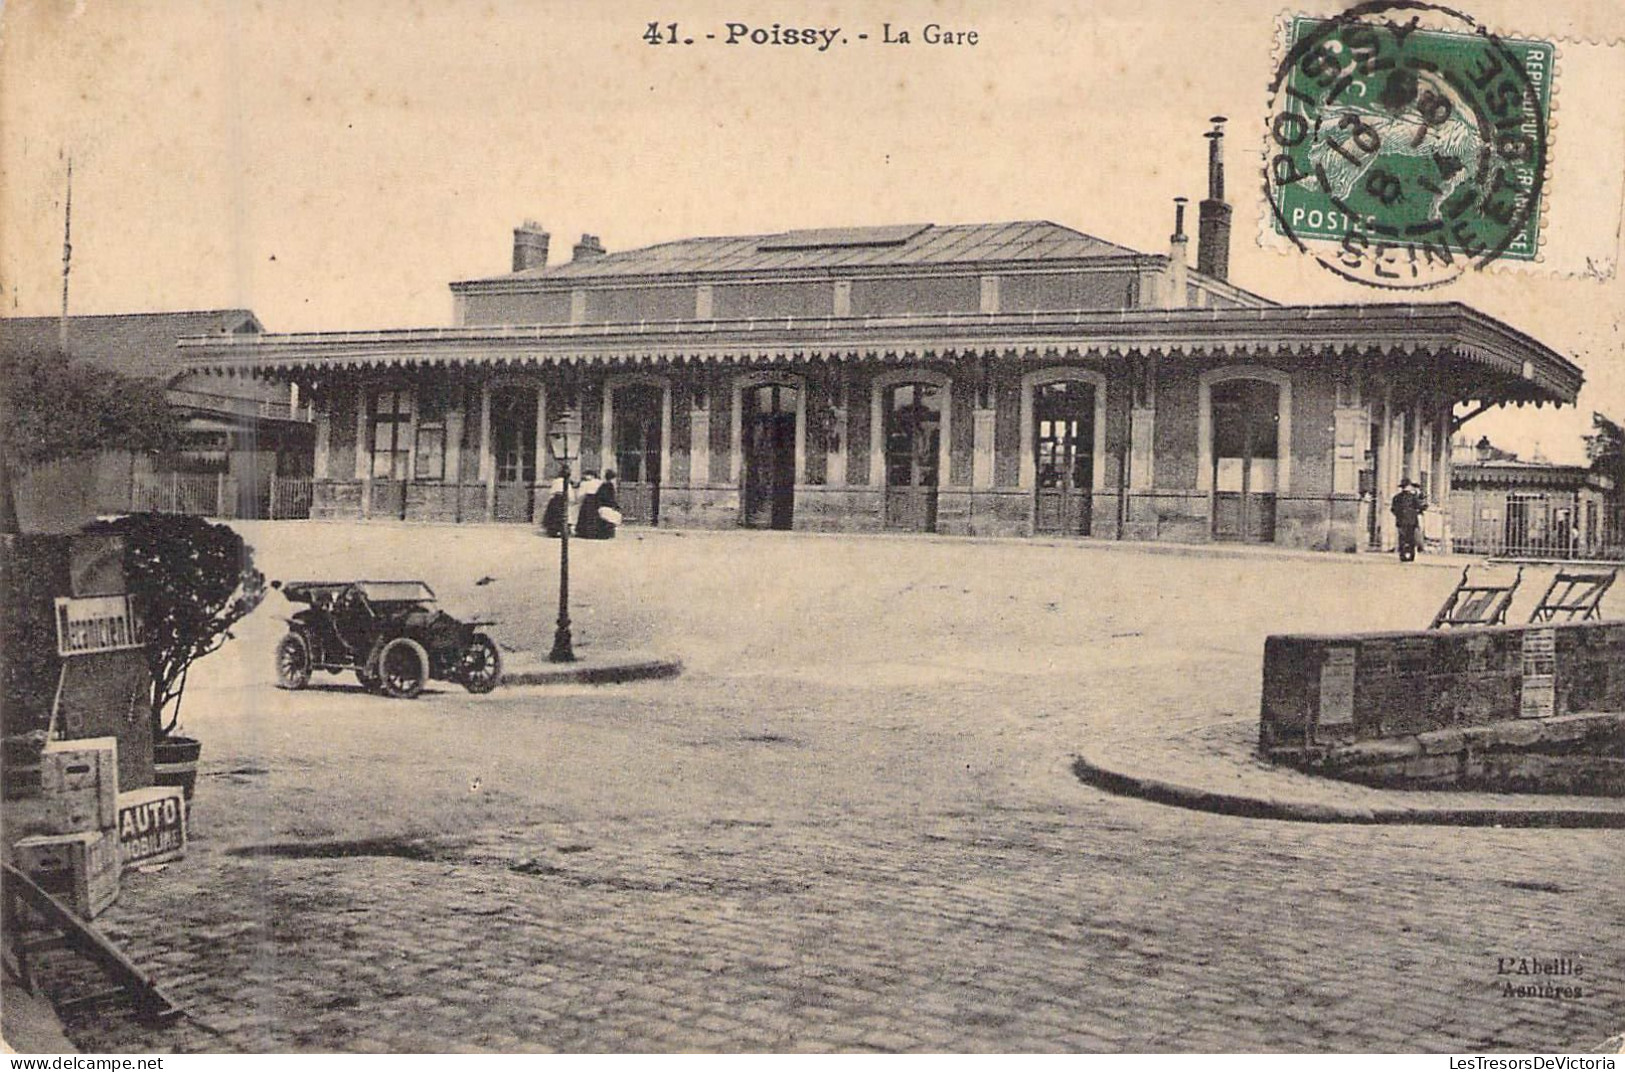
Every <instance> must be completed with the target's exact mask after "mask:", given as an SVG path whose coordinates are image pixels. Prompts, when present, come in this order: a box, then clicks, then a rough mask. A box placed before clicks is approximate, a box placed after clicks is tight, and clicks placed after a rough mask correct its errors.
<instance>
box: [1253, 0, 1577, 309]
mask: <svg viewBox="0 0 1625 1072" xmlns="http://www.w3.org/2000/svg"><path fill="white" fill-rule="evenodd" d="M1286 45H1287V51H1286V58H1285V59H1284V60H1283V61H1282V63H1281V65H1280V67H1279V68H1278V69H1277V71H1276V72H1275V78H1274V81H1273V83H1272V85H1271V92H1272V100H1271V112H1270V145H1269V153H1268V154H1266V155H1267V163H1266V167H1265V174H1264V190H1265V194H1266V196H1267V197H1268V198H1269V202H1270V211H1271V226H1272V227H1273V228H1274V230H1275V231H1276V232H1277V233H1278V234H1282V235H1285V236H1286V237H1287V238H1289V239H1291V240H1292V242H1294V243H1295V244H1296V245H1297V246H1298V247H1299V248H1300V249H1302V250H1304V251H1305V252H1308V253H1311V254H1313V255H1314V256H1315V257H1316V259H1318V260H1319V261H1320V262H1321V263H1322V264H1323V265H1325V266H1326V267H1327V268H1329V269H1330V270H1332V271H1334V272H1336V273H1337V274H1339V275H1341V276H1343V277H1345V278H1347V279H1350V280H1353V281H1355V282H1359V283H1364V284H1367V285H1370V286H1380V287H1393V288H1398V289H1413V288H1425V287H1433V286H1438V285H1440V284H1442V283H1447V282H1449V281H1451V280H1452V279H1455V278H1456V277H1457V276H1459V275H1461V274H1462V272H1464V271H1466V270H1467V269H1469V268H1475V269H1476V268H1483V267H1484V266H1485V265H1488V264H1490V263H1492V262H1494V261H1496V260H1502V259H1504V260H1514V261H1532V260H1534V259H1535V258H1536V256H1537V254H1538V253H1539V251H1540V200H1541V189H1542V184H1543V180H1544V176H1545V171H1546V157H1547V148H1548V130H1549V119H1550V115H1551V92H1552V74H1553V69H1554V68H1553V64H1554V61H1555V59H1556V50H1555V48H1554V47H1553V45H1552V44H1551V43H1550V42H1547V41H1525V40H1511V39H1507V38H1502V37H1498V36H1496V35H1494V34H1491V33H1488V32H1487V31H1485V30H1483V29H1481V28H1479V27H1478V26H1477V25H1476V24H1474V23H1473V22H1472V20H1471V19H1469V18H1467V17H1466V16H1465V15H1462V14H1460V13H1458V12H1455V11H1451V10H1449V9H1447V8H1442V7H1438V6H1436V5H1432V4H1425V3H1414V2H1408V0H1378V2H1373V3H1366V4H1361V5H1359V6H1357V7H1355V8H1352V9H1350V10H1349V11H1348V12H1346V13H1344V14H1342V15H1338V16H1336V17H1332V18H1308V17H1302V16H1300V17H1296V18H1293V19H1292V20H1291V23H1290V24H1289V26H1288V28H1287V41H1286Z"/></svg>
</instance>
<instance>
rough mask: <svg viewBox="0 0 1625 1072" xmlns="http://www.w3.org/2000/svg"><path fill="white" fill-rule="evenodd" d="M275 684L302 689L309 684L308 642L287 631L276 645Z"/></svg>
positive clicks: (279, 686)
mask: <svg viewBox="0 0 1625 1072" xmlns="http://www.w3.org/2000/svg"><path fill="white" fill-rule="evenodd" d="M276 684H277V688H279V689H302V688H304V687H305V686H306V685H308V684H310V642H309V641H308V640H306V639H305V638H304V636H303V635H301V634H299V633H289V634H288V635H287V636H285V637H283V638H282V640H281V641H280V642H279V643H278V644H277V646H276Z"/></svg>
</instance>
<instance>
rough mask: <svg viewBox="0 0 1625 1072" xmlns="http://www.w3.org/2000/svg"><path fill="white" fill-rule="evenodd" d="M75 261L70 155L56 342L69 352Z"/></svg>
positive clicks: (71, 161)
mask: <svg viewBox="0 0 1625 1072" xmlns="http://www.w3.org/2000/svg"><path fill="white" fill-rule="evenodd" d="M72 262H73V157H71V156H70V157H68V196H67V199H66V201H65V202H64V203H63V207H62V319H61V320H59V321H58V322H57V328H56V342H57V347H58V349H60V350H61V351H62V353H63V354H66V353H67V352H68V272H69V271H70V270H71V269H72Z"/></svg>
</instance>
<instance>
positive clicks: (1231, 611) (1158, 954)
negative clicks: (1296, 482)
mask: <svg viewBox="0 0 1625 1072" xmlns="http://www.w3.org/2000/svg"><path fill="white" fill-rule="evenodd" d="M244 531H245V533H246V534H247V536H248V538H249V540H250V542H252V543H253V544H254V545H255V547H256V549H257V551H258V557H259V560H260V562H261V564H262V566H263V567H264V568H265V569H266V571H267V573H268V575H270V576H273V577H278V578H283V579H303V578H325V577H335V578H337V577H351V576H357V577H359V576H374V577H384V576H389V577H395V576H400V577H419V576H421V577H422V578H424V579H426V580H428V581H429V582H430V583H431V584H432V585H434V586H435V588H436V589H437V591H439V592H440V593H441V595H442V597H443V599H444V600H445V601H446V602H447V603H448V604H449V605H450V608H451V609H452V610H453V611H454V612H463V613H467V614H470V615H475V616H480V617H484V616H486V612H491V613H495V614H499V615H501V616H502V618H503V619H504V621H503V624H501V625H499V626H498V627H496V628H495V630H494V632H495V634H496V635H497V637H498V640H499V642H501V643H502V644H504V645H506V646H508V647H509V648H510V649H514V648H527V649H530V650H532V651H536V650H538V649H539V650H540V651H541V652H543V653H545V650H546V641H547V639H548V638H550V636H551V630H552V620H551V614H552V606H553V603H552V601H553V599H554V598H555V588H554V585H555V583H556V561H557V546H556V544H554V543H552V542H551V541H547V540H543V539H540V538H538V537H536V536H534V535H532V534H531V533H529V532H528V531H525V530H522V529H514V528H486V529H468V528H464V529H451V528H438V527H402V526H389V525H376V526H361V525H340V524H298V523H286V524H282V523H279V524H274V525H245V526H244ZM639 537H640V534H639V533H637V532H636V531H624V532H623V534H622V538H621V539H618V540H616V541H614V542H612V543H605V544H574V545H572V548H571V550H572V589H573V590H574V591H575V592H576V593H578V595H579V598H578V602H577V604H576V606H575V610H576V619H577V640H578V644H579V645H581V646H583V647H586V646H591V645H601V646H603V647H605V648H610V647H617V646H618V647H636V648H639V649H645V650H656V651H663V652H673V653H675V654H678V655H680V656H681V657H683V659H684V660H685V662H686V663H687V665H688V671H687V672H686V673H685V675H684V676H683V677H681V678H679V679H677V680H675V681H666V682H651V683H647V684H638V685H623V686H608V687H599V688H592V687H582V686H564V687H552V688H547V687H535V688H517V689H504V690H498V692H497V693H495V694H493V695H490V696H484V697H472V696H468V695H466V694H464V693H463V692H462V691H461V690H459V689H455V688H453V687H437V688H436V689H435V690H434V691H432V692H430V693H427V694H425V695H424V696H423V697H422V698H420V699H418V700H416V701H392V700H385V699H381V698H378V697H374V696H371V695H367V694H365V693H363V692H361V691H360V690H359V689H358V688H357V687H356V686H355V685H354V683H353V681H352V680H351V679H350V678H349V677H348V676H346V677H344V678H331V679H328V678H322V679H320V680H318V681H317V682H315V683H314V686H316V687H313V688H311V689H310V690H307V691H304V692H300V693H286V692H279V691H277V690H275V689H274V688H272V687H270V684H269V682H270V680H271V648H272V645H273V643H274V641H275V639H276V637H277V636H278V635H279V631H280V629H281V623H279V622H278V621H276V619H275V617H274V616H275V615H276V614H278V613H284V612H285V609H283V608H279V607H277V606H275V605H274V604H276V603H278V602H280V597H272V599H270V600H268V601H267V605H266V607H264V608H262V609H261V610H260V611H258V612H257V613H256V614H255V616H254V617H253V618H251V619H250V620H249V621H248V622H246V623H244V626H243V628H242V629H241V630H240V636H239V639H238V640H236V641H234V642H233V644H232V645H231V646H230V647H229V648H228V649H227V650H226V651H224V652H223V653H221V654H220V655H218V656H215V657H213V658H211V659H210V660H208V661H207V662H206V663H205V664H202V666H200V669H199V672H198V673H197V675H195V677H196V680H195V683H194V687H193V691H192V692H189V693H188V696H187V700H186V704H187V714H186V717H185V719H184V721H185V725H186V728H187V730H189V731H190V732H192V733H193V734H194V735H196V736H198V737H200V738H201V739H202V740H203V741H204V753H203V777H202V778H201V779H200V784H199V788H198V794H197V799H196V802H195V806H194V809H193V813H192V822H193V826H192V830H193V835H194V838H195V840H194V842H193V846H192V852H191V854H190V855H189V856H188V857H187V858H186V859H185V860H184V861H182V862H180V863H177V864H174V865H171V866H169V867H168V868H166V869H164V870H162V871H158V872H154V873H150V874H130V875H128V876H126V883H125V889H124V892H123V895H122V897H121V899H120V901H119V903H118V904H117V905H116V906H115V907H114V908H113V909H112V910H110V911H109V913H108V914H107V915H106V916H104V917H103V920H102V922H103V924H104V925H105V927H106V929H107V930H108V931H109V932H110V933H112V934H113V935H114V936H116V937H117V938H118V939H119V940H120V941H122V942H123V943H124V944H125V945H126V947H127V948H128V949H129V951H130V952H131V953H132V955H133V956H135V958H136V959H137V961H138V962H140V963H141V964H142V965H143V966H144V967H146V968H148V969H149V970H151V971H152V972H153V973H154V974H155V975H156V976H157V977H158V979H159V981H160V982H161V983H162V984H163V985H165V986H166V988H167V989H168V990H169V991H170V992H171V993H172V994H173V995H174V996H175V997H176V998H177V999H179V1000H180V1001H181V1002H182V1003H183V1004H185V1005H186V1006H187V1007H188V1008H189V1010H190V1011H191V1012H192V1013H193V1014H194V1015H195V1016H196V1017H197V1018H198V1020H199V1021H201V1022H202V1023H204V1024H206V1025H208V1027H209V1028H210V1029H212V1032H213V1033H210V1031H205V1030H202V1029H199V1028H198V1027H197V1026H196V1025H191V1026H183V1027H182V1028H180V1029H176V1030H172V1031H169V1032H167V1033H166V1032H163V1031H146V1030H143V1029H139V1028H136V1027H133V1026H131V1025H129V1024H128V1023H126V1022H124V1021H121V1020H118V1019H117V1018H114V1017H102V1018H95V1017H84V1018H79V1019H75V1020H74V1021H72V1022H70V1023H69V1025H68V1026H69V1030H70V1034H72V1035H73V1037H74V1038H75V1040H76V1041H77V1042H78V1043H79V1044H80V1045H81V1046H84V1047H86V1048H88V1049H97V1050H108V1049H124V1048H131V1049H164V1048H180V1049H193V1048H197V1049H243V1050H250V1051H265V1050H274V1051H282V1050H300V1049H310V1050H341V1051H415V1050H444V1049H458V1048H471V1049H480V1050H503V1051H512V1050H562V1051H581V1050H594V1051H600V1050H608V1051H628V1050H634V1051H641V1050H769V1049H771V1050H817V1051H827V1050H886V1051H917V1050H928V1051H938V1050H967V1051H983V1050H1080V1051H1117V1050H1146V1049H1149V1050H1176V1051H1201V1050H1306V1049H1308V1050H1393V1049H1402V1050H1412V1049H1419V1050H1430V1051H1435V1050H1436V1051H1469V1050H1486V1049H1518V1050H1530V1049H1533V1050H1546V1049H1579V1050H1585V1049H1592V1048H1595V1047H1598V1046H1601V1045H1602V1044H1603V1043H1604V1041H1605V1040H1606V1039H1607V1038H1608V1037H1609V1036H1611V1035H1614V1034H1617V1033H1618V1032H1620V1031H1621V1030H1625V897H1622V894H1621V885H1620V881H1619V860H1620V856H1621V840H1620V838H1621V835H1620V834H1619V833H1617V832H1610V831H1605V830H1593V831H1585V830H1497V829H1456V828H1440V827H1360V826H1315V825H1302V824H1294V823H1278V822H1265V821H1251V820H1245V819H1237V818H1228V817H1222V816H1213V815H1205V814H1200V813H1195V812H1189V811H1184V810H1179V809H1174V808H1167V807H1163V806H1159V805H1155V804H1150V803H1145V802H1140V801H1134V800H1127V799H1122V798H1118V797H1112V796H1108V795H1105V794H1103V793H1100V792H1098V791H1096V790H1094V789H1091V788H1088V787H1085V786H1083V785H1081V784H1079V783H1078V781H1077V780H1076V779H1075V778H1074V776H1073V775H1072V773H1071V771H1070V769H1069V767H1070V755H1071V753H1072V752H1073V751H1074V750H1076V749H1077V748H1078V747H1080V746H1081V745H1082V744H1083V743H1086V742H1088V741H1089V740H1091V739H1092V738H1094V737H1097V736H1099V735H1103V734H1109V733H1112V732H1114V727H1120V726H1122V725H1124V724H1125V723H1126V724H1130V725H1134V724H1142V723H1143V722H1144V721H1145V720H1162V721H1165V722H1166V723H1167V724H1168V725H1169V726H1170V727H1189V728H1190V729H1191V730H1192V731H1195V730H1198V729H1200V728H1202V727H1205V726H1211V725H1215V724H1223V723H1226V722H1235V721H1238V720H1240V721H1248V720H1253V719H1255V718H1256V712H1257V706H1256V705H1257V689H1258V672H1259V671H1258V667H1259V659H1260V654H1261V651H1262V643H1263V637H1264V636H1265V635H1266V634H1267V633H1270V632H1281V631H1289V630H1303V629H1312V628H1325V629H1329V628H1337V629H1353V628H1369V627H1382V626H1390V627H1415V626H1418V625H1420V624H1425V623H1426V622H1427V620H1428V619H1429V617H1430V616H1431V614H1432V611H1433V610H1434V609H1435V608H1436V605H1437V603H1438V601H1439V600H1440V599H1441V598H1442V596H1443V594H1444V592H1446V591H1448V590H1449V588H1450V586H1451V584H1452V583H1453V581H1454V575H1453V574H1452V573H1451V572H1447V571H1445V570H1443V569H1440V568H1438V567H1437V566H1429V565H1427V564H1419V565H1417V566H1407V567H1404V568H1401V567H1399V566H1397V565H1395V564H1394V563H1392V562H1390V561H1388V560H1382V561H1375V560H1370V559H1365V558H1361V559H1339V558H1329V557H1326V556H1319V557H1309V556H1291V555H1268V554H1264V555H1256V556H1240V557H1236V556H1229V557H1225V556H1220V557H1215V556H1210V555H1203V554H1194V555H1193V554H1165V553H1160V552H1153V551H1149V550H1137V549H1129V548H1110V547H1107V548H1103V547H1099V546H1091V545H1089V544H1072V543H1060V544H1053V545H1052V544H1045V543H1042V542H1022V541H991V542H983V541H967V540H942V539H930V538H886V537H874V538H858V537H838V538H837V537H818V536H809V535H800V534H771V533H742V532H740V533H735V532H728V533H715V534H708V533H697V532H685V533H667V532H646V533H642V534H641V538H639ZM1457 569H1459V567H1457ZM481 582H483V583H481ZM211 664H212V665H211ZM1517 957H1542V958H1548V957H1549V958H1557V957H1568V958H1573V959H1574V960H1575V961H1576V962H1578V963H1579V964H1580V965H1581V966H1582V968H1583V975H1582V976H1580V977H1579V979H1578V980H1577V981H1578V982H1579V983H1580V985H1581V986H1582V988H1583V996H1582V997H1579V998H1576V999H1572V1000H1556V999H1549V998H1538V997H1535V998H1531V997H1522V998H1519V997H1509V996H1506V988H1505V984H1506V983H1507V982H1508V981H1511V982H1513V983H1514V984H1517V983H1524V982H1528V980H1526V979H1519V978H1516V977H1509V976H1505V975H1500V974H1498V967H1500V966H1504V964H1503V961H1504V958H1517ZM1537 981H1538V980H1537Z"/></svg>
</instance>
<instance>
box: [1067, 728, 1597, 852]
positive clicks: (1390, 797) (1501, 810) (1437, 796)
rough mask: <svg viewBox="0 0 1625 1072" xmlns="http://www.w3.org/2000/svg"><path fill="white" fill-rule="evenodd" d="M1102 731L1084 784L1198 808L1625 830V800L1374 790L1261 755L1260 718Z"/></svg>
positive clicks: (1278, 815) (1077, 764)
mask: <svg viewBox="0 0 1625 1072" xmlns="http://www.w3.org/2000/svg"><path fill="white" fill-rule="evenodd" d="M1150 721H1154V720H1148V722H1142V723H1141V724H1139V725H1137V726H1135V727H1133V728H1132V729H1123V728H1117V729H1113V730H1109V731H1107V732H1104V733H1102V734H1101V735H1100V736H1098V737H1097V738H1096V739H1094V740H1091V741H1090V742H1088V744H1087V745H1086V746H1085V747H1084V748H1083V749H1081V750H1080V751H1078V752H1077V753H1075V755H1074V762H1073V772H1074V773H1075V774H1076V775H1077V776H1078V779H1079V780H1080V781H1082V782H1084V783H1085V784H1087V785H1092V786H1095V787H1096V788H1098V789H1102V790H1104V791H1106V792H1109V793H1115V794H1117V795H1120V796H1129V797H1138V798H1140V799H1143V800H1150V801H1155V802H1157V803H1159V804H1168V805H1172V806H1175V807H1181V808H1190V809H1193V810H1196V811H1207V812H1216V813H1219V814H1222V815H1239V816H1245V817H1248V818H1255V819H1280V820H1286V821H1292V822H1310V823H1372V824H1381V823H1410V824H1432V825H1447V826H1504V827H1506V826H1521V827H1533V826H1542V827H1571V828H1583V827H1609V828H1615V829H1621V828H1625V800H1621V799H1617V798H1613V797H1581V796H1559V795H1545V794H1532V793H1521V794H1520V793H1471V792H1444V791H1419V790H1404V789H1377V788H1373V787H1371V786H1364V785H1357V784H1355V783H1353V782H1341V781H1338V780H1336V779H1332V778H1321V777H1317V776H1315V775H1311V774H1305V773H1303V772H1302V771H1297V770H1293V769H1291V768H1290V767H1278V766H1275V765H1273V764H1271V763H1269V762H1267V761H1265V760H1264V759H1261V758H1260V757H1259V756H1258V755H1257V754H1256V753H1255V751H1254V750H1255V747H1256V745H1257V737H1258V726H1257V723H1256V722H1251V723H1249V722H1247V721H1244V720H1241V719H1234V720H1230V721H1226V722H1219V723H1211V724H1208V725H1204V726H1198V727H1196V728H1194V729H1191V728H1186V729H1182V730H1181V729H1173V728H1168V727H1161V728H1159V727H1157V726H1156V725H1154V724H1148V723H1149V722H1150Z"/></svg>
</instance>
